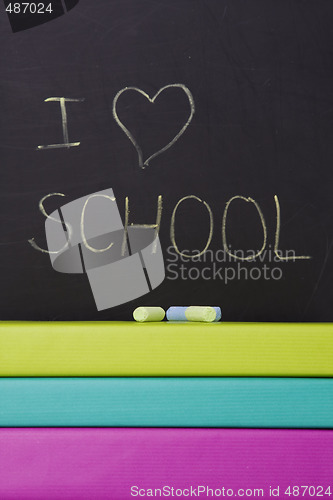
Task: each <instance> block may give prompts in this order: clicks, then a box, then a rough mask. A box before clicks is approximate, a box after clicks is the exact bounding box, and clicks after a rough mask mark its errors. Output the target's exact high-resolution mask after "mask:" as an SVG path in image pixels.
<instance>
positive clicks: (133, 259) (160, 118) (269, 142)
mask: <svg viewBox="0 0 333 500" xmlns="http://www.w3.org/2000/svg"><path fill="white" fill-rule="evenodd" d="M5 4H6V5H2V6H1V10H0V17H1V26H0V30H1V31H0V33H1V56H0V57H1V58H0V83H1V141H0V142H1V153H0V154H1V183H0V200H1V210H0V220H1V240H0V266H1V300H0V318H1V319H11V320H12V319H20V320H22V319H26V320H79V319H82V320H95V319H96V320H99V319H100V320H106V319H111V320H126V319H130V318H131V315H132V311H133V309H134V308H135V307H137V306H138V305H161V306H162V307H164V308H167V307H169V306H170V305H205V304H207V305H220V306H221V307H222V311H223V318H224V319H225V320H229V321H332V320H333V308H332V295H333V294H332V292H331V287H332V285H331V277H332V270H333V267H332V264H333V254H332V252H331V250H332V241H333V224H332V215H333V197H332V188H333V173H332V172H333V168H332V165H333V140H332V139H333V51H332V48H333V29H332V26H333V4H332V2H330V1H327V0H316V2H313V1H311V0H302V1H301V0H299V1H298V0H297V1H291V0H288V1H287V0H283V1H277V0H251V1H244V0H233V1H232V2H231V1H228V0H158V1H156V0H155V1H152V0H80V2H75V4H76V5H75V6H74V8H71V10H70V11H69V9H67V10H68V12H66V10H64V11H63V12H64V13H63V14H62V15H60V14H59V15H58V14H57V16H55V17H56V18H54V19H52V20H50V22H44V23H42V24H40V25H38V23H36V24H37V25H36V26H34V27H31V28H25V29H21V30H19V31H16V32H13V31H12V28H11V24H10V21H9V18H8V16H7V13H8V11H7V13H6V10H5V9H6V6H7V7H8V2H5ZM66 5H67V3H66ZM73 5H74V4H73ZM72 7H73V6H72ZM11 22H13V21H12V19H11ZM98 193H99V195H98ZM92 195H95V196H92ZM88 199H89V203H88ZM82 214H83V217H82ZM47 215H51V216H53V219H55V220H52V219H50V218H49V219H46V216H47ZM46 220H47V224H46V225H47V226H48V228H46V227H45V221H46ZM101 221H102V222H101ZM103 221H104V222H105V221H108V222H105V225H106V226H107V228H108V229H104V230H103V227H102V226H103V224H104V222H103ZM131 224H135V225H136V226H131ZM82 225H83V232H82ZM138 225H142V227H138ZM106 226H105V227H106ZM144 226H150V227H144ZM95 228H102V229H101V231H100V232H98V231H97V232H94V231H95ZM113 230H114V231H113ZM89 231H92V233H91V234H90V233H89ZM103 231H104V233H103ZM47 232H48V236H47ZM92 235H93V236H94V237H93V236H92ZM47 237H48V239H47ZM52 238H53V239H52ZM71 238H74V239H71ZM51 240H52V241H51ZM74 240H75V241H74ZM52 242H53V243H52ZM51 243H52V244H53V245H54V247H53V248H51V247H52V244H51ZM111 243H114V244H113V245H112V248H111V246H110V248H108V247H109V244H111ZM149 245H150V246H149ZM50 248H51V249H50ZM147 248H149V249H150V250H149V252H150V254H149V252H148V251H146V250H145V249H147ZM156 249H157V251H156ZM101 250H104V251H103V252H102V251H101ZM204 250H206V251H204ZM145 251H146V253H145ZM47 252H53V253H51V254H49V253H47ZM57 252H58V253H57ZM66 252H67V253H66ZM89 252H90V254H89ZM112 252H113V253H112ZM154 252H155V253H154ZM160 252H162V253H163V257H164V270H163V260H162V264H161V253H160ZM65 253H66V255H65ZM64 255H65V257H64ZM57 259H58V260H57ZM126 259H127V260H126ZM152 259H153V260H154V262H152ZM156 259H157V260H158V259H159V260H158V261H156ZM65 261H66V262H65ZM125 261H126V262H125ZM52 262H53V264H54V263H56V264H54V266H55V268H53V267H52ZM119 262H120V264H121V265H120V264H119V265H120V267H119V268H117V269H116V267H108V266H113V264H115V266H116V265H118V264H117V263H119ZM57 266H58V270H57V269H56V268H57ZM103 266H104V267H103ZM154 266H155V267H154ZM59 270H60V272H59ZM89 273H90V274H89ZM136 273H138V275H137V274H136ZM142 273H143V274H142ZM164 273H165V274H164ZM143 277H144V279H143ZM103 280H104V281H103ZM140 280H143V281H142V283H144V284H141V285H139V282H140V283H141V281H140ZM102 281H103V283H102ZM97 289H99V291H98V293H99V294H100V296H99V298H101V297H102V299H103V300H104V299H105V300H104V305H102V306H101V307H100V310H98V308H97V305H96V303H95V300H94V297H95V298H96V295H97V292H96V290H97ZM94 290H95V292H96V293H93V292H94ZM120 291H121V294H120V295H119V293H120ZM109 299H110V300H109ZM103 300H102V302H103Z"/></svg>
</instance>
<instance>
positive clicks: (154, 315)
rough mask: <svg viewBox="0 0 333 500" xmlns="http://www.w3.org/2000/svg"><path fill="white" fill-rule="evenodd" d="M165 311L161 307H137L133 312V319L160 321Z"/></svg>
mask: <svg viewBox="0 0 333 500" xmlns="http://www.w3.org/2000/svg"><path fill="white" fill-rule="evenodd" d="M164 316H165V311H164V309H162V307H137V308H136V309H135V311H134V312H133V318H134V319H135V321H140V322H141V323H142V322H144V321H162V320H163V319H164Z"/></svg>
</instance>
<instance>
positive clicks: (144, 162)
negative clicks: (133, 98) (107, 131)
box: [112, 83, 195, 168]
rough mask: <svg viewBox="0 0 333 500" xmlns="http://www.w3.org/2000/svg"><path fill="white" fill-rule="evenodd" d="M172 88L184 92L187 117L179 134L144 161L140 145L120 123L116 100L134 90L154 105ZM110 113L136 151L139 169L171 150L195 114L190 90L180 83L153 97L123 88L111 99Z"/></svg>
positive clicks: (132, 88)
mask: <svg viewBox="0 0 333 500" xmlns="http://www.w3.org/2000/svg"><path fill="white" fill-rule="evenodd" d="M172 88H179V89H182V90H183V91H184V92H185V94H186V96H187V98H188V101H189V103H190V114H189V116H188V119H187V121H186V123H185V124H184V125H183V127H182V128H181V129H180V130H179V132H178V133H177V134H176V135H175V136H174V138H173V139H172V140H171V141H170V142H169V143H168V144H167V145H166V146H164V147H163V148H162V149H160V150H159V151H157V152H156V153H154V154H152V155H151V156H149V158H147V159H146V160H144V159H143V153H142V150H141V148H140V145H139V144H138V142H137V141H136V139H135V137H134V136H133V135H132V133H131V132H130V131H129V130H128V128H126V127H125V125H124V124H123V123H122V121H121V120H120V118H119V116H118V113H117V103H118V99H119V97H120V96H121V95H122V94H123V93H124V92H128V91H129V90H134V91H135V92H138V93H139V94H141V95H143V96H144V97H145V98H146V99H148V101H149V102H150V103H151V104H154V103H155V101H156V99H157V98H158V96H159V95H160V94H162V92H164V90H167V89H172ZM112 112H113V117H114V119H115V120H116V122H117V123H118V125H119V127H120V128H121V129H122V130H123V131H124V132H125V134H126V135H127V137H128V138H129V140H130V141H131V143H132V144H133V146H134V147H135V149H136V150H137V153H138V158H139V166H140V167H141V168H145V167H147V166H148V165H149V163H150V162H151V160H153V159H154V158H156V157H157V156H159V155H160V154H162V153H164V152H165V151H166V150H167V149H169V148H171V146H173V144H175V142H176V141H178V139H179V138H180V137H181V136H182V135H183V133H184V132H185V130H186V129H187V127H188V126H189V124H190V123H191V121H192V118H193V115H194V112H195V105H194V99H193V96H192V94H191V92H190V90H189V89H188V88H187V87H186V85H183V84H182V83H172V84H170V85H166V86H165V87H162V88H160V90H159V91H158V92H156V94H155V95H154V96H153V97H150V96H149V95H148V94H147V93H146V92H144V91H143V90H141V89H139V88H137V87H125V88H124V89H122V90H120V91H119V92H118V93H117V94H116V96H115V98H114V99H113V106H112Z"/></svg>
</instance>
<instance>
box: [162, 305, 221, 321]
mask: <svg viewBox="0 0 333 500" xmlns="http://www.w3.org/2000/svg"><path fill="white" fill-rule="evenodd" d="M188 307H189V306H171V307H169V309H168V310H167V312H166V318H167V320H168V321H188V319H187V318H186V316H185V311H186V309H187V308H188ZM212 307H213V308H214V309H215V311H216V318H215V320H214V322H216V321H220V319H221V317H222V313H221V308H220V307H217V306H212Z"/></svg>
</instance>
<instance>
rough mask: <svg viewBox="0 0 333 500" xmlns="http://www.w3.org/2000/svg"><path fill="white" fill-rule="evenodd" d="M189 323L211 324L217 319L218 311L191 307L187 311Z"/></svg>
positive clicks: (205, 307)
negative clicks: (202, 322) (201, 322)
mask: <svg viewBox="0 0 333 500" xmlns="http://www.w3.org/2000/svg"><path fill="white" fill-rule="evenodd" d="M185 316H186V319H187V320H188V321H204V322H205V323H211V322H213V321H215V319H216V310H215V309H214V307H210V306H190V307H188V308H187V309H186V310H185Z"/></svg>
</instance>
